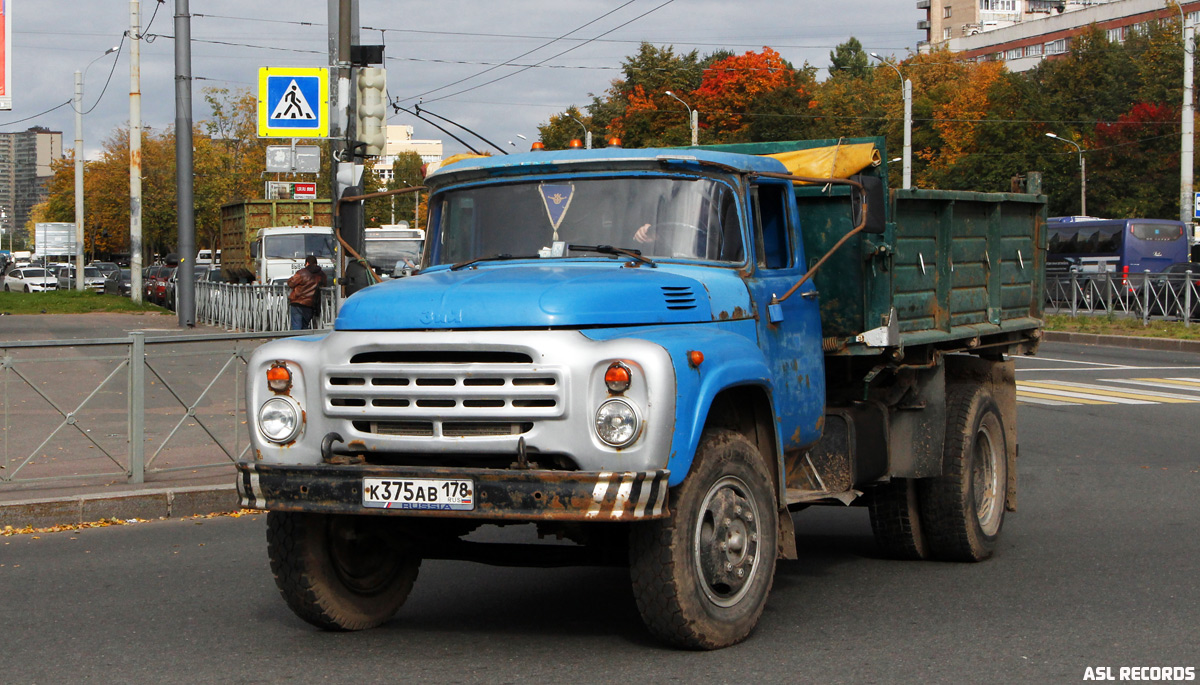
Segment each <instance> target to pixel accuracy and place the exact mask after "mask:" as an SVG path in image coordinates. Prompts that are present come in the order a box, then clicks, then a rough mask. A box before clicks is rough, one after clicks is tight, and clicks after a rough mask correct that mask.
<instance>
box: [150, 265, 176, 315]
mask: <svg viewBox="0 0 1200 685" xmlns="http://www.w3.org/2000/svg"><path fill="white" fill-rule="evenodd" d="M178 268H179V267H175V266H164V267H162V268H160V269H159V270H158V271H157V272H156V273H155V274H154V282H153V283H151V284H150V287H151V288H152V292H151V294H150V301H151V302H153V303H154V304H157V305H159V306H160V307H166V306H167V280H168V279H170V278H171V276H173V275H174V274H175V271H176V270H177V269H178Z"/></svg>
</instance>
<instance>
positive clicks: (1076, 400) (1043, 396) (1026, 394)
mask: <svg viewBox="0 0 1200 685" xmlns="http://www.w3.org/2000/svg"><path fill="white" fill-rule="evenodd" d="M1017 387H1018V388H1019V387H1020V386H1019V385H1018V386H1017ZM1017 397H1023V398H1026V399H1039V400H1053V401H1055V402H1056V403H1057V404H1117V403H1116V402H1106V401H1104V400H1092V399H1087V398H1083V397H1072V398H1070V399H1065V398H1064V397H1063V396H1062V395H1060V394H1050V393H1040V392H1030V391H1029V390H1017Z"/></svg>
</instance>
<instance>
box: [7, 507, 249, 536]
mask: <svg viewBox="0 0 1200 685" xmlns="http://www.w3.org/2000/svg"><path fill="white" fill-rule="evenodd" d="M262 513H264V512H263V511H262V510H259V509H239V510H238V511H228V512H218V513H212V514H196V515H195V516H181V517H179V518H178V519H176V520H179V521H196V520H201V519H215V518H241V517H243V516H254V515H258V514H262ZM158 520H159V521H166V520H168V519H166V518H160V519H158ZM148 522H149V519H137V518H134V519H119V518H107V519H100V520H99V521H89V522H86V523H69V524H63V525H60V526H46V527H39V528H35V527H33V526H24V527H22V528H14V527H13V526H4V528H3V530H0V537H9V536H12V535H34V537H33V539H34V540H38V539H40V538H38V537H37V535H36V534H38V533H62V532H65V531H69V530H73V531H82V530H84V529H87V528H107V527H109V526H128V525H132V524H135V523H148Z"/></svg>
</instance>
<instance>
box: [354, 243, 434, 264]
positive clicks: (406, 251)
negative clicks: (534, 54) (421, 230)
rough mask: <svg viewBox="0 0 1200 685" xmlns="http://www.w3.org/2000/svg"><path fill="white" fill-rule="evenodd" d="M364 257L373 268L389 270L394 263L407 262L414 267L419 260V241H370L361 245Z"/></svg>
mask: <svg viewBox="0 0 1200 685" xmlns="http://www.w3.org/2000/svg"><path fill="white" fill-rule="evenodd" d="M363 246H364V250H365V254H364V255H363V256H364V257H366V258H367V261H368V262H370V263H371V266H373V267H375V268H385V269H387V270H389V271H390V270H391V269H392V268H393V267H395V266H396V262H402V261H404V260H408V261H409V262H412V263H413V264H414V265H415V264H416V263H417V262H419V261H420V260H421V241H420V240H391V239H386V238H385V239H383V240H372V239H370V238H368V239H367V241H366V242H365V243H363Z"/></svg>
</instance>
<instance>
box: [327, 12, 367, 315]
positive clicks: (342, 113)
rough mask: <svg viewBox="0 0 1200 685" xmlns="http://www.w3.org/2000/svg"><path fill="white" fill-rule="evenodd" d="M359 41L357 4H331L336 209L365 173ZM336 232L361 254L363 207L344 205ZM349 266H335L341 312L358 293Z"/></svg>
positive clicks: (335, 218)
mask: <svg viewBox="0 0 1200 685" xmlns="http://www.w3.org/2000/svg"><path fill="white" fill-rule="evenodd" d="M357 39H358V0H329V62H330V65H331V66H332V71H333V74H332V78H330V79H329V89H330V93H329V102H330V106H331V108H332V109H333V112H332V116H331V117H330V127H329V148H330V163H329V171H330V176H331V178H330V189H331V197H332V201H333V204H334V205H335V206H337V205H338V200H339V199H340V198H341V197H342V195H344V194H346V191H347V189H349V188H355V187H356V186H357V184H358V182H359V179H360V178H361V173H362V172H361V168H362V167H361V165H358V164H356V163H355V162H356V160H355V158H354V139H355V135H354V117H352V116H351V113H352V112H353V111H354V94H355V88H354V78H353V77H354V74H353V67H352V64H351V59H350V47H351V46H352V45H353V44H354V43H355V42H356V41H357ZM350 194H351V195H361V193H359V192H357V191H351V192H350ZM333 228H334V232H335V233H337V234H338V235H339V236H340V238H341V239H342V240H345V241H346V242H347V243H349V244H350V245H352V246H354V247H355V248H356V249H357V250H359V251H361V249H362V242H363V237H362V234H363V227H362V206H361V205H360V204H358V203H354V202H347V203H343V204H342V205H341V211H339V212H338V213H336V214H335V215H334V216H333ZM346 266H347V265H346V255H345V253H343V254H342V255H341V256H340V257H339V258H338V259H337V260H336V266H335V269H336V271H335V273H336V277H337V282H338V285H339V286H340V287H338V288H337V289H336V291H335V292H336V298H337V306H338V308H339V309H340V307H341V301H342V298H343V297H344V296H345V295H349V294H351V293H353V292H354V291H355V290H357V288H353V287H352V285H351V284H350V283H348V282H347V273H346V272H347V268H346Z"/></svg>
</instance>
